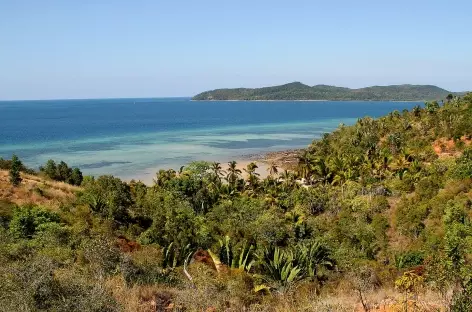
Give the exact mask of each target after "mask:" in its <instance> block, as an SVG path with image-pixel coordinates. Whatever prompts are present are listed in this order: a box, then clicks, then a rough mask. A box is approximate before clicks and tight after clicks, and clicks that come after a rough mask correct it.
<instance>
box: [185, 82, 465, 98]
mask: <svg viewBox="0 0 472 312" xmlns="http://www.w3.org/2000/svg"><path fill="white" fill-rule="evenodd" d="M449 94H452V95H460V93H454V92H451V91H448V90H445V89H442V88H440V87H437V86H433V85H410V84H403V85H390V86H372V87H367V88H360V89H350V88H343V87H336V86H328V85H316V86H312V87H311V86H308V85H305V84H303V83H301V82H292V83H288V84H284V85H280V86H273V87H264V88H254V89H252V88H235V89H216V90H211V91H205V92H202V93H200V94H197V95H195V96H194V97H193V98H192V100H194V101H277V100H279V101H283V100H287V101H315V100H320V101H321V100H327V101H429V100H441V99H444V98H446V97H447V96H448V95H449Z"/></svg>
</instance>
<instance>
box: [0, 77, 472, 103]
mask: <svg viewBox="0 0 472 312" xmlns="http://www.w3.org/2000/svg"><path fill="white" fill-rule="evenodd" d="M293 82H301V81H293ZM288 83H290V82H288ZM288 83H284V84H288ZM301 83H303V82H301ZM284 84H282V85H284ZM303 84H305V83H303ZM318 85H326V84H318ZM398 85H414V84H411V83H403V84H398ZM272 86H276V85H262V86H260V87H250V86H249V87H243V86H235V87H231V89H233V88H249V89H252V88H263V87H272ZM308 86H310V87H313V86H316V85H308ZM331 86H335V87H344V88H349V89H353V90H355V89H362V88H367V87H379V86H393V85H371V86H364V87H359V88H350V87H346V86H337V85H331ZM432 86H436V87H439V88H441V86H438V85H432ZM216 89H220V88H212V89H207V90H201V91H200V92H204V91H212V90H216ZM443 89H445V88H443ZM445 90H447V91H451V92H469V91H471V90H448V89H445ZM200 92H198V93H200ZM198 93H196V94H192V95H180V96H179V95H177V96H146V97H139V96H138V97H100V98H94V97H92V98H43V99H1V98H0V102H17V101H74V100H114V99H130V100H133V99H136V100H145V99H191V98H192V97H193V96H195V95H197V94H198ZM249 101H250V100H249ZM281 101H284V100H281ZM304 101H319V100H304ZM327 101H328V100H327ZM331 101H334V102H336V100H331Z"/></svg>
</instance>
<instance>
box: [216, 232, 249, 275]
mask: <svg viewBox="0 0 472 312" xmlns="http://www.w3.org/2000/svg"><path fill="white" fill-rule="evenodd" d="M219 242H220V250H219V255H218V256H217V255H215V254H214V253H212V252H211V251H209V253H210V255H211V257H212V258H213V261H214V262H215V265H216V263H219V264H224V265H226V266H228V267H230V268H232V269H240V270H244V271H246V272H249V271H250V270H251V268H252V266H253V264H254V260H253V254H254V246H253V245H249V246H247V244H246V242H244V243H243V246H242V247H241V248H240V249H239V250H238V252H237V254H238V255H237V256H236V255H235V252H234V251H233V245H232V242H231V238H230V237H229V236H225V237H224V239H223V240H220V241H219ZM217 269H218V267H217Z"/></svg>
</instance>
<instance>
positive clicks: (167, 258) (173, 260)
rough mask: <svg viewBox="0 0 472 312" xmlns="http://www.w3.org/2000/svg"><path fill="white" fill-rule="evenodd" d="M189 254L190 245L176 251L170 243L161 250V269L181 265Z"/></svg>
mask: <svg viewBox="0 0 472 312" xmlns="http://www.w3.org/2000/svg"><path fill="white" fill-rule="evenodd" d="M190 253H191V250H190V244H188V245H186V246H183V247H181V248H180V249H178V248H177V247H176V246H175V245H174V243H170V244H169V245H168V246H167V247H164V248H162V267H163V268H171V269H173V268H175V267H177V266H180V265H183V264H184V262H185V259H186V258H187V257H188V255H189V254H190Z"/></svg>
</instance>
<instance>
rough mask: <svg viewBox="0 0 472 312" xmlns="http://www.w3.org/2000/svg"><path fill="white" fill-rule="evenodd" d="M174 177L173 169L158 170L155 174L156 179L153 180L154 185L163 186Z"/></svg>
mask: <svg viewBox="0 0 472 312" xmlns="http://www.w3.org/2000/svg"><path fill="white" fill-rule="evenodd" d="M175 177H176V172H175V170H173V169H169V170H163V169H161V170H159V172H158V173H156V178H155V179H154V184H155V185H156V186H159V187H163V186H165V184H166V183H167V182H168V181H170V180H172V179H173V178H175Z"/></svg>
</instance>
